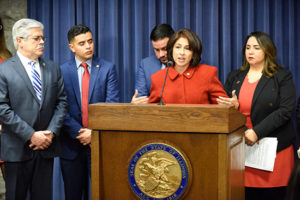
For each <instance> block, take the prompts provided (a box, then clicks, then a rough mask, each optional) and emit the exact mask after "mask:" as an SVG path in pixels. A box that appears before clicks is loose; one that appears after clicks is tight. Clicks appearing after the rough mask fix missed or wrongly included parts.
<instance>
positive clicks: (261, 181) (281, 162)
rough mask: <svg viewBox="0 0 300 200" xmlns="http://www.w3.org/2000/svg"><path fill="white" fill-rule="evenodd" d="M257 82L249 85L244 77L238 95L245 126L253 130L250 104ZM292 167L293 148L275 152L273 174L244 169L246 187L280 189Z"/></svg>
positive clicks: (286, 182) (285, 182)
mask: <svg viewBox="0 0 300 200" xmlns="http://www.w3.org/2000/svg"><path fill="white" fill-rule="evenodd" d="M257 83H258V81H256V82H255V83H249V81H248V75H247V76H246V78H245V80H244V82H243V85H242V87H241V90H240V94H239V104H240V107H239V110H240V112H241V113H243V114H244V115H245V116H246V119H247V121H246V126H247V127H248V128H250V129H252V128H253V125H252V122H251V118H250V115H251V104H252V99H253V95H254V91H255V88H256V86H257ZM293 166H294V150H293V146H292V145H290V146H289V147H287V148H285V149H283V150H282V151H280V152H277V155H276V159H275V164H274V169H273V172H269V171H263V170H259V169H255V168H251V167H245V186H246V187H261V188H265V187H281V186H287V184H288V180H289V177H290V174H291V172H292V169H293Z"/></svg>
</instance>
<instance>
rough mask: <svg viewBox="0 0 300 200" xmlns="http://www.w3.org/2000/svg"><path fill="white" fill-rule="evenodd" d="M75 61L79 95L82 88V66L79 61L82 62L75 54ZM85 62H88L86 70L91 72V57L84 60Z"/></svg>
mask: <svg viewBox="0 0 300 200" xmlns="http://www.w3.org/2000/svg"><path fill="white" fill-rule="evenodd" d="M75 62H76V67H77V74H78V81H79V90H80V97H81V96H82V94H81V90H82V76H83V73H84V67H82V66H81V63H83V62H82V61H80V60H78V59H77V58H76V56H75ZM85 63H86V64H88V67H87V69H88V71H89V73H90V74H91V69H92V67H91V66H92V59H89V60H87V61H86V62H85Z"/></svg>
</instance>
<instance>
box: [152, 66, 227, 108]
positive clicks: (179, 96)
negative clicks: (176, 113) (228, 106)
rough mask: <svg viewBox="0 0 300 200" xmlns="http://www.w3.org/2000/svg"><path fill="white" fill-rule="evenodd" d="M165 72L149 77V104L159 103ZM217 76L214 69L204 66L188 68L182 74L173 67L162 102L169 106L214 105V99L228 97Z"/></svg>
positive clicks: (160, 71) (164, 70) (161, 71)
mask: <svg viewBox="0 0 300 200" xmlns="http://www.w3.org/2000/svg"><path fill="white" fill-rule="evenodd" d="M166 71H167V69H166V68H165V69H163V70H159V71H158V72H156V73H155V74H153V75H152V76H151V82H152V86H151V90H150V97H149V103H155V102H156V103H158V102H159V101H160V96H161V90H162V85H163V82H164V78H165V75H166ZM217 75H218V72H217V68H216V67H213V66H209V65H204V64H199V65H198V66H196V67H189V68H187V69H186V71H185V72H184V73H182V74H180V73H178V72H177V71H176V70H175V69H174V67H170V68H169V72H168V75H167V79H166V83H165V89H164V92H163V102H164V103H169V104H172V103H177V104H216V103H217V101H216V98H218V97H219V96H222V97H228V96H227V94H226V92H225V91H224V89H223V86H222V84H221V82H220V81H219V79H218V76H217Z"/></svg>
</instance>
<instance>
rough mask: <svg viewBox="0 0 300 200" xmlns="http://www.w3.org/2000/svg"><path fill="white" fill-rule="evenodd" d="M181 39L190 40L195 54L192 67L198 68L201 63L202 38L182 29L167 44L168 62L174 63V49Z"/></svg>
mask: <svg viewBox="0 0 300 200" xmlns="http://www.w3.org/2000/svg"><path fill="white" fill-rule="evenodd" d="M179 38H186V39H187V40H188V42H189V46H190V49H191V51H192V52H193V57H192V60H191V62H190V65H191V66H192V67H196V66H197V65H198V64H199V63H200V61H201V53H202V44H201V40H200V38H199V37H198V36H197V35H196V34H195V33H194V32H193V31H191V30H189V29H181V30H179V31H178V32H176V33H175V34H174V35H173V36H172V37H171V38H170V39H169V41H168V44H167V51H168V60H172V61H174V59H173V47H174V45H175V43H176V41H177V40H178V39H179Z"/></svg>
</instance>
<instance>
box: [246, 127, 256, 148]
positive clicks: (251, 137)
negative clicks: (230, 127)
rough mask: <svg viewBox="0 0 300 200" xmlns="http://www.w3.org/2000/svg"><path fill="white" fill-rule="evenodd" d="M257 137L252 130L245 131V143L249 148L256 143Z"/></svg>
mask: <svg viewBox="0 0 300 200" xmlns="http://www.w3.org/2000/svg"><path fill="white" fill-rule="evenodd" d="M257 140H258V137H257V135H256V133H255V131H254V130H253V129H248V130H246V131H245V143H246V144H247V145H249V146H252V145H253V144H255V142H257Z"/></svg>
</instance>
